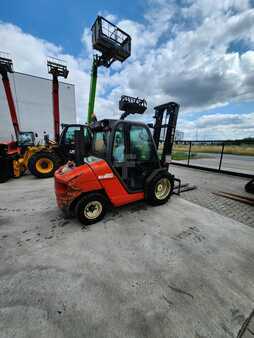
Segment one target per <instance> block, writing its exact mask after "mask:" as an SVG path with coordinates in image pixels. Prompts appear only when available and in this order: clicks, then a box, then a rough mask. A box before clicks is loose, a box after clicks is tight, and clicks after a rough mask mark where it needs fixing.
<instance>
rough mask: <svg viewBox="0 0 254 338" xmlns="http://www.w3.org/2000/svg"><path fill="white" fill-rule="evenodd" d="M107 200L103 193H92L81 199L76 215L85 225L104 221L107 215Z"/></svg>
mask: <svg viewBox="0 0 254 338" xmlns="http://www.w3.org/2000/svg"><path fill="white" fill-rule="evenodd" d="M106 207H107V200H106V198H105V197H104V196H103V195H102V194H101V193H91V194H88V195H85V196H84V197H82V198H81V199H80V201H79V202H78V203H77V205H76V208H75V215H76V217H77V218H78V220H79V221H80V222H81V223H82V224H84V225H90V224H94V223H97V222H99V221H100V220H102V219H103V218H104V216H105V214H106Z"/></svg>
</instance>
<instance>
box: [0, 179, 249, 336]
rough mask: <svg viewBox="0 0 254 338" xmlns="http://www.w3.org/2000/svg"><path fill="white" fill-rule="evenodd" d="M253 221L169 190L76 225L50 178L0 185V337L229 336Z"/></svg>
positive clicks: (239, 313) (243, 306)
mask: <svg viewBox="0 0 254 338" xmlns="http://www.w3.org/2000/svg"><path fill="white" fill-rule="evenodd" d="M253 239H254V229H253V228H251V227H248V226H246V225H244V224H242V223H239V222H236V221H233V220H232V219H229V218H227V217H223V216H221V215H218V214H217V213H215V212H213V211H210V210H208V209H206V208H203V207H200V206H197V205H195V204H193V203H190V202H188V201H185V200H183V199H181V198H179V197H176V196H174V197H173V198H172V200H171V201H169V203H167V204H166V205H164V206H161V207H148V206H146V205H145V204H144V203H138V204H134V205H130V206H128V207H124V208H120V209H117V210H114V211H113V212H110V213H109V214H108V215H107V217H106V218H105V220H104V221H103V222H100V223H98V224H95V225H93V226H91V227H89V228H88V229H84V230H81V227H80V225H79V223H78V222H76V221H75V220H66V219H64V218H63V216H62V214H61V212H59V210H58V209H57V207H56V204H55V199H54V194H53V180H52V179H47V180H36V179H34V178H33V177H24V178H21V179H19V180H12V181H10V182H8V183H6V184H3V185H1V186H0V337H5V338H6V337H24V338H29V337H31V338H32V337H33V338H34V337H49V338H51V337H75V338H78V337H82V338H83V337H138V338H141V337H167V338H168V337H172V338H178V337H179V338H192V337H206V338H207V337H213V338H214V337H216V338H217V337H218V338H219V337H221V338H222V337H223V338H226V337H236V336H237V334H238V332H239V330H240V328H241V326H242V324H243V323H244V321H245V319H246V318H247V317H248V316H249V315H250V313H251V312H252V310H253V304H254V302H253V300H254V287H253V280H254V248H253Z"/></svg>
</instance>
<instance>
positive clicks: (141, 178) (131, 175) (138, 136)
mask: <svg viewBox="0 0 254 338" xmlns="http://www.w3.org/2000/svg"><path fill="white" fill-rule="evenodd" d="M92 130H93V140H92V155H94V156H96V157H98V158H102V159H104V160H106V161H107V163H108V164H109V165H110V167H111V168H112V169H113V171H114V173H115V174H116V175H117V176H118V178H119V179H120V180H121V182H122V183H123V184H124V185H125V187H126V190H127V191H128V192H137V191H142V190H143V189H144V182H145V180H146V178H147V177H148V176H149V175H150V174H151V173H152V172H153V171H154V170H155V169H159V168H160V161H159V158H158V155H157V151H156V147H155V143H154V141H153V137H152V135H151V132H150V130H149V128H148V126H147V125H146V124H144V123H139V122H133V121H125V120H102V121H99V122H97V125H96V126H94V128H92Z"/></svg>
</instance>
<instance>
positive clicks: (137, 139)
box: [130, 125, 155, 161]
mask: <svg viewBox="0 0 254 338" xmlns="http://www.w3.org/2000/svg"><path fill="white" fill-rule="evenodd" d="M130 154H131V156H132V157H133V159H134V160H137V161H153V160H155V151H154V144H153V141H152V138H151V135H150V134H149V133H148V131H147V129H146V128H145V127H143V126H138V125H136V126H135V125H132V126H131V128H130Z"/></svg>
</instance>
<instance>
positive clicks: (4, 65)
mask: <svg viewBox="0 0 254 338" xmlns="http://www.w3.org/2000/svg"><path fill="white" fill-rule="evenodd" d="M6 56H8V55H7V54H6V53H3V52H1V53H0V73H1V75H2V80H3V86H4V90H5V94H6V98H7V102H8V106H9V110H10V114H11V120H12V124H13V128H14V132H15V136H16V140H17V139H18V136H19V133H20V128H19V122H18V116H17V112H16V108H15V104H14V100H13V96H12V91H11V86H10V81H9V77H8V73H13V63H12V60H11V59H10V58H9V57H6Z"/></svg>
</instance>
